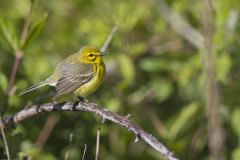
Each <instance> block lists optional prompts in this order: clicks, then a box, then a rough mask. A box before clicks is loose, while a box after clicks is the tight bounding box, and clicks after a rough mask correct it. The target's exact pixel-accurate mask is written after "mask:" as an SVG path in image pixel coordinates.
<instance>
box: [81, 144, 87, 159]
mask: <svg viewBox="0 0 240 160" xmlns="http://www.w3.org/2000/svg"><path fill="white" fill-rule="evenodd" d="M86 151H87V144H84V151H83V156H82V160H84V158H85V154H86Z"/></svg>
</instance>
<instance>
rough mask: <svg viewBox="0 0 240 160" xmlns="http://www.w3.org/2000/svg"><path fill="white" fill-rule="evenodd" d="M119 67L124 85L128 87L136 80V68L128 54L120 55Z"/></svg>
mask: <svg viewBox="0 0 240 160" xmlns="http://www.w3.org/2000/svg"><path fill="white" fill-rule="evenodd" d="M118 63H119V69H120V72H121V74H122V76H123V79H124V80H123V83H122V85H123V86H122V87H126V86H128V85H130V84H131V83H133V82H134V78H135V68H134V65H133V62H132V60H131V59H130V57H128V56H127V55H124V54H121V55H119V56H118Z"/></svg>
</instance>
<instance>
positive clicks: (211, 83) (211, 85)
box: [202, 0, 226, 160]
mask: <svg viewBox="0 0 240 160" xmlns="http://www.w3.org/2000/svg"><path fill="white" fill-rule="evenodd" d="M202 2H203V16H202V17H203V32H204V36H205V41H204V48H203V53H204V54H203V56H204V57H203V69H204V72H205V77H206V82H207V91H206V92H207V96H206V101H207V119H208V145H209V149H210V155H211V157H212V158H213V159H214V160H225V159H226V155H225V145H224V141H225V134H224V130H223V128H222V119H221V114H220V110H221V109H220V100H219V99H220V93H219V89H218V84H217V79H216V60H215V54H214V51H213V48H214V46H213V45H214V44H213V36H214V29H215V28H214V9H213V4H212V1H211V0H203V1H202Z"/></svg>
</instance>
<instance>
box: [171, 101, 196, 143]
mask: <svg viewBox="0 0 240 160" xmlns="http://www.w3.org/2000/svg"><path fill="white" fill-rule="evenodd" d="M199 109H200V106H199V105H198V104H197V103H195V102H193V103H191V104H189V105H188V106H186V107H184V108H183V110H182V111H181V113H180V114H179V115H178V117H177V118H176V119H175V123H173V125H172V126H171V128H170V130H169V134H168V138H169V139H171V140H174V139H175V138H176V137H177V136H178V135H179V134H180V133H181V132H183V130H185V129H186V128H188V127H189V126H190V125H191V124H192V123H193V121H192V120H193V119H196V115H197V114H199V113H198V112H199Z"/></svg>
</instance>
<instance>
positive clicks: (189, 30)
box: [155, 0, 204, 49]
mask: <svg viewBox="0 0 240 160" xmlns="http://www.w3.org/2000/svg"><path fill="white" fill-rule="evenodd" d="M155 1H156V2H155V3H156V6H157V9H158V12H159V13H160V15H161V16H162V17H163V18H164V19H165V21H167V22H168V23H169V24H170V25H171V26H172V28H173V29H174V30H175V31H176V32H177V33H178V34H180V35H181V36H182V37H183V38H184V39H186V40H187V41H188V42H189V43H191V44H192V45H194V46H195V47H196V48H198V49H201V48H202V47H203V45H204V44H203V43H204V37H203V35H202V34H201V33H200V32H199V31H197V30H196V29H195V28H193V27H192V26H191V25H190V24H189V23H188V22H187V21H186V20H185V19H183V18H182V17H181V16H180V15H179V14H178V13H177V12H175V11H174V10H172V9H171V8H170V7H169V6H168V5H167V3H166V2H165V1H164V0H155Z"/></svg>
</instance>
